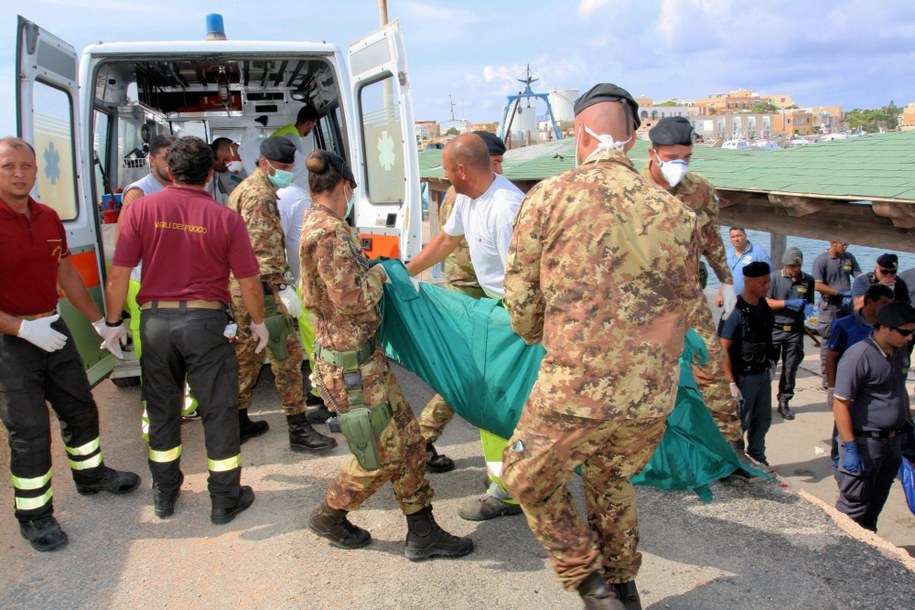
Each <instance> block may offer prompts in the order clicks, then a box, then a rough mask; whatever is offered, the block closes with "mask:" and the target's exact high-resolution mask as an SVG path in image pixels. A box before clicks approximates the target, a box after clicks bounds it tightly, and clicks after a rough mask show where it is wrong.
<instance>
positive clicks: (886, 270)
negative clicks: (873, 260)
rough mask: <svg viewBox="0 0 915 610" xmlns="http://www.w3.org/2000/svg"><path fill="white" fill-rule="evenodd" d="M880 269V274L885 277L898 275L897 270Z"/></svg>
mask: <svg viewBox="0 0 915 610" xmlns="http://www.w3.org/2000/svg"><path fill="white" fill-rule="evenodd" d="M878 269H880V273H882V274H883V275H896V270H895V269H884V268H883V267H878Z"/></svg>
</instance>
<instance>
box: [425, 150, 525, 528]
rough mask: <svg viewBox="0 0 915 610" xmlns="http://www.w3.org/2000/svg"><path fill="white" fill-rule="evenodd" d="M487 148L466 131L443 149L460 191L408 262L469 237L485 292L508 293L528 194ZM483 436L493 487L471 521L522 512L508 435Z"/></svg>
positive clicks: (465, 509)
mask: <svg viewBox="0 0 915 610" xmlns="http://www.w3.org/2000/svg"><path fill="white" fill-rule="evenodd" d="M491 163H492V161H491V159H490V152H489V147H488V146H487V144H486V142H485V141H484V139H483V138H482V137H480V136H479V135H477V134H473V133H468V134H464V135H460V136H458V137H456V138H454V139H453V140H451V141H450V142H449V143H448V145H447V146H445V150H444V152H443V153H442V165H443V166H444V168H445V177H446V178H447V179H448V181H449V182H451V185H452V186H453V187H454V190H455V191H456V192H457V194H458V196H457V198H456V199H455V202H454V209H453V210H452V212H451V216H450V217H449V218H448V222H446V223H445V226H444V228H442V230H441V231H439V233H438V235H436V236H435V237H434V238H433V239H432V241H431V242H429V244H428V245H426V247H425V248H423V249H422V251H421V252H420V253H419V254H418V255H417V256H416V258H414V259H413V260H412V261H410V263H408V264H407V270H408V271H409V272H410V275H416V274H418V273H421V272H422V271H424V270H426V269H428V268H429V267H431V266H432V265H434V264H435V263H437V262H439V261H441V260H444V259H445V257H447V256H448V255H449V254H451V253H452V252H454V250H455V249H456V248H457V247H458V246H459V245H460V244H461V242H462V241H463V240H464V238H466V241H467V246H468V248H469V249H470V260H471V262H472V263H473V269H474V271H475V272H476V275H477V280H478V281H479V283H480V287H481V288H482V289H483V292H484V293H485V294H486V296H488V297H490V298H492V299H501V298H502V297H503V296H505V288H504V287H503V285H502V284H503V280H504V278H505V264H506V261H507V260H508V247H509V244H510V243H511V239H512V224H513V223H514V220H515V213H516V212H517V211H518V206H519V205H521V200H522V199H524V193H522V192H521V190H519V189H518V187H516V186H515V185H514V184H512V183H511V182H509V181H508V179H506V178H505V177H504V176H502V175H501V174H497V173H495V172H493V170H492V165H491ZM480 441H481V443H482V445H483V455H484V457H485V459H486V468H487V473H488V475H489V480H490V482H491V483H490V486H489V489H488V490H487V491H486V493H485V494H483V495H481V496H478V497H475V498H468V499H467V500H465V501H464V502H463V503H462V504H461V506H460V507H459V508H458V514H459V515H460V516H461V518H463V519H467V520H469V521H485V520H488V519H494V518H496V517H501V516H504V515H520V514H521V507H520V506H518V503H517V502H515V500H514V499H513V498H512V497H511V495H510V494H509V493H508V492H507V491H506V490H505V488H504V487H503V486H502V483H501V476H502V452H503V450H504V449H505V443H506V442H507V440H506V439H504V438H502V437H499V436H496V435H494V434H492V433H490V432H487V431H485V430H480Z"/></svg>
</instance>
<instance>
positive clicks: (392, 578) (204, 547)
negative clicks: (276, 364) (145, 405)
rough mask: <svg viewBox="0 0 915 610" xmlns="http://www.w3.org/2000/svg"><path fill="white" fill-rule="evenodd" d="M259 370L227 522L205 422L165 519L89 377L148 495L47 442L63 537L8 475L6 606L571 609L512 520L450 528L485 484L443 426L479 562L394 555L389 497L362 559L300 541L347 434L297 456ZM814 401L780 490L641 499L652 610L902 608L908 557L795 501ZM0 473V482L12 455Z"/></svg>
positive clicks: (385, 493)
mask: <svg viewBox="0 0 915 610" xmlns="http://www.w3.org/2000/svg"><path fill="white" fill-rule="evenodd" d="M399 376H400V378H401V380H402V382H403V385H404V389H405V393H406V395H407V397H408V399H409V400H410V401H411V404H412V405H413V406H414V409H415V410H417V411H418V409H419V408H420V407H421V405H423V404H424V403H425V401H426V400H427V399H428V398H429V397H430V395H431V392H430V391H429V389H428V388H427V387H426V386H425V385H424V384H422V383H421V382H420V381H418V380H417V379H416V378H415V377H413V376H412V375H411V374H409V373H407V372H405V371H402V370H401V371H399ZM264 377H265V379H262V382H261V383H260V385H259V386H258V388H257V390H256V393H255V406H254V407H253V408H252V412H253V413H256V416H257V417H258V418H260V417H263V418H265V419H267V420H268V421H269V422H270V424H271V430H270V432H269V433H268V434H267V435H265V436H263V437H261V438H258V439H254V440H252V441H250V442H249V443H247V444H246V445H245V446H244V452H243V463H244V473H243V482H244V483H246V484H250V485H252V486H253V487H254V489H255V491H256V493H257V500H256V502H255V504H254V506H253V507H252V508H251V509H249V510H248V511H247V512H245V513H243V514H242V515H240V516H239V517H238V518H237V519H236V520H235V521H233V522H232V523H231V524H228V525H225V526H215V525H212V524H211V523H210V521H209V498H208V496H207V494H206V459H205V455H204V452H203V443H202V430H201V426H200V424H199V423H192V424H187V425H185V426H184V427H183V432H184V442H185V446H184V449H185V450H184V454H183V456H182V466H183V468H184V471H185V474H186V476H187V478H186V481H185V487H184V490H183V492H182V495H181V498H180V501H179V505H178V507H177V510H176V512H175V515H174V516H173V517H172V518H171V519H169V520H166V521H160V520H159V519H157V518H156V517H155V516H154V515H153V510H152V506H151V497H150V479H149V475H148V471H147V467H146V457H145V448H144V444H143V442H142V441H141V440H140V438H139V435H138V426H139V416H140V411H141V407H140V401H139V392H138V391H137V390H136V389H127V390H123V389H118V388H115V387H114V386H113V385H112V384H111V383H110V382H108V381H105V382H103V383H102V384H100V385H99V386H98V387H97V388H96V391H95V396H96V399H97V401H98V403H99V409H100V412H101V414H102V424H103V425H102V428H103V430H102V441H103V449H104V451H105V456H106V459H107V460H108V462H109V463H110V464H111V465H113V466H115V467H119V468H129V469H133V470H135V471H137V472H139V473H141V474H142V476H143V477H144V480H143V484H142V486H141V488H140V490H138V491H137V492H136V493H134V494H132V495H130V496H126V497H114V496H110V495H107V494H100V495H98V496H88V497H84V496H79V495H78V494H76V493H75V490H74V487H73V484H72V481H71V480H70V478H69V476H68V475H67V472H66V466H65V464H66V460H65V456H64V451H63V448H62V445H61V443H59V442H56V443H55V445H54V459H55V473H56V474H57V475H58V476H57V478H56V479H55V487H54V489H55V505H56V507H57V516H58V517H59V519H60V521H61V522H62V524H63V525H64V527H65V529H66V531H67V532H68V534H69V535H70V544H69V545H68V546H67V547H66V548H65V549H63V550H61V551H59V552H55V553H50V554H39V553H36V552H33V551H32V550H31V549H30V548H29V547H28V545H27V544H26V543H25V541H24V540H22V539H21V538H20V536H19V532H18V528H17V527H16V525H15V520H14V519H13V517H12V515H11V514H10V512H9V507H10V506H11V504H12V489H11V486H10V483H9V480H8V479H7V478H6V477H4V482H3V484H2V485H0V505H2V506H5V507H8V512H7V513H6V514H3V515H0V548H2V556H3V558H4V561H3V564H2V566H0V607H2V608H132V607H137V608H142V607H153V606H155V607H162V608H182V609H183V610H184V609H192V608H303V607H304V608H352V607H369V608H449V609H451V608H454V609H463V608H467V609H471V608H473V609H476V608H481V607H483V608H485V607H495V606H498V607H500V608H506V609H511V608H550V609H554V608H570V609H571V608H578V607H580V603H579V601H578V598H577V596H576V595H574V594H570V593H565V592H563V591H562V590H561V589H560V588H559V586H558V585H557V584H556V582H555V581H554V580H553V575H552V570H551V568H550V566H549V565H548V563H547V562H546V557H545V554H544V553H543V551H542V550H541V548H540V546H539V545H538V544H537V543H536V541H535V540H534V539H533V537H532V536H531V534H530V532H529V530H528V528H527V525H526V522H525V521H524V519H523V517H507V518H502V519H500V520H496V521H492V522H487V523H470V522H466V521H462V520H461V519H460V518H458V517H457V515H456V508H457V505H458V503H459V502H460V500H461V499H462V498H465V497H467V496H470V495H473V494H476V493H479V492H480V491H482V489H481V488H482V483H481V480H482V478H483V473H484V468H483V461H482V459H481V457H480V453H479V448H478V436H477V434H476V432H475V430H474V429H472V428H471V427H470V426H468V425H467V424H465V423H463V422H461V421H455V422H453V423H452V424H451V425H450V426H449V427H448V429H447V430H446V433H445V435H444V436H443V438H442V441H441V443H440V449H441V450H442V451H444V452H445V453H448V454H449V455H451V456H452V457H454V458H455V459H456V460H457V465H458V468H457V470H456V471H454V472H452V473H448V474H442V475H432V479H431V480H432V482H433V485H434V487H435V489H436V493H437V496H436V501H435V514H436V517H437V518H438V520H439V521H440V522H441V523H442V524H443V525H444V526H445V527H446V528H447V529H449V530H450V531H452V532H454V533H457V534H461V535H469V536H471V537H472V538H473V539H474V541H475V542H476V545H477V550H476V552H475V553H474V554H472V555H470V556H468V557H465V558H463V559H459V560H454V561H445V560H440V561H431V562H426V563H419V564H414V563H410V562H408V561H407V560H406V559H404V557H403V538H404V536H405V533H406V525H405V521H404V519H403V517H402V516H401V515H400V514H399V511H397V509H396V505H395V503H394V501H393V497H392V494H391V492H390V487H387V488H385V489H384V490H382V491H381V492H380V493H379V494H377V496H376V497H374V498H372V499H371V500H370V501H369V502H368V503H367V504H366V505H365V506H364V507H363V508H362V509H361V510H360V511H358V512H357V513H356V514H355V515H354V516H353V521H355V522H356V523H358V524H359V525H361V526H364V527H367V528H369V529H370V530H371V532H372V534H373V536H374V539H375V542H374V543H373V544H372V545H371V546H369V547H367V548H366V549H362V550H358V551H342V550H338V549H333V548H331V547H329V546H328V545H327V544H326V543H325V542H324V541H323V540H321V539H319V538H317V537H316V536H314V535H313V534H311V532H309V531H308V530H307V529H306V528H305V521H306V517H307V515H308V513H309V511H310V510H311V509H312V507H314V506H315V505H316V504H317V503H319V502H320V501H321V499H322V497H323V493H324V490H325V488H326V486H327V483H328V481H329V480H330V479H331V478H332V477H333V475H334V473H335V472H336V471H337V470H338V469H339V468H340V467H341V465H342V464H344V462H345V461H346V460H347V459H349V458H348V456H347V452H346V449H345V448H344V447H343V445H344V441H343V439H342V437H340V438H339V440H340V442H341V447H338V448H337V449H335V450H334V451H333V452H332V453H331V454H330V455H325V456H320V457H313V456H304V457H303V456H302V455H300V454H294V453H292V452H290V451H289V450H288V449H287V444H286V438H285V421H284V418H283V416H282V413H281V411H280V410H279V407H278V401H277V395H276V392H275V390H274V389H273V387H272V384H271V383H269V381H270V377H269V374H267V375H265V376H264ZM804 383H807V381H806V380H805V382H804ZM816 403H817V396H816V391H814V390H812V389H809V388H805V389H802V391H801V392H800V393H799V399H798V401H797V404H798V406H799V415H798V419H797V420H796V421H794V422H790V423H785V424H782V423H779V422H776V425H774V426H773V430H772V434H771V439H772V443H771V453H770V455H771V456H772V457H773V462H774V463H775V464H776V465H777V466H776V468H777V469H778V470H779V472H780V473H786V474H787V475H789V476H788V477H787V478H786V479H784V484H779V483H778V482H775V481H773V482H770V483H765V484H761V485H754V486H750V485H745V484H742V483H733V484H726V483H717V484H714V485H713V492H714V494H715V499H714V501H713V502H712V503H710V504H703V503H702V502H701V501H699V499H698V498H697V497H696V496H695V495H693V494H691V493H665V492H661V491H658V490H654V489H647V488H640V489H639V490H638V498H639V506H640V517H641V523H642V541H641V546H640V548H641V550H642V552H643V554H644V562H643V566H642V571H641V574H640V576H639V580H638V584H639V588H640V590H641V592H642V596H643V600H644V605H645V607H646V608H659V609H660V608H673V609H680V608H682V609H693V608H695V609H700V608H702V609H707V608H753V609H754V610H756V609H758V610H763V609H768V608H772V609H775V608H817V609H828V608H837V609H839V608H841V609H842V610H847V609H848V608H881V609H900V610H901V609H908V608H912V607H913V604H912V600H915V561H913V560H912V559H911V558H909V557H908V556H907V555H906V554H905V553H904V552H902V551H900V550H899V549H898V548H896V547H894V546H892V545H889V544H888V543H886V542H885V541H883V540H881V539H879V538H877V537H873V536H870V535H867V534H866V533H864V532H862V531H861V530H860V529H859V528H857V527H856V526H854V525H853V524H850V522H847V520H843V519H842V518H841V517H839V518H836V517H835V515H834V514H833V511H831V510H829V509H828V505H827V504H825V503H817V502H812V501H809V500H808V499H807V497H805V496H804V495H802V494H801V493H799V492H800V490H802V489H805V488H806V489H810V490H811V491H812V493H814V494H816V493H817V490H816V488H817V487H818V486H822V487H823V489H827V488H828V484H829V481H828V476H826V475H824V474H823V473H822V471H821V469H820V468H819V465H820V462H822V461H823V459H824V458H823V456H820V455H818V454H817V453H816V452H815V447H816V446H818V445H822V444H823V442H824V441H823V439H824V438H825V434H823V433H821V432H820V430H821V429H824V428H823V426H822V425H821V423H822V422H820V421H819V420H820V419H821V418H822V415H823V414H822V410H823V408H824V407H818V406H817V405H816ZM805 405H806V406H805ZM0 471H2V472H8V455H7V454H6V452H5V451H4V452H2V455H0ZM797 471H803V472H807V471H809V472H811V473H812V474H802V475H798V474H797ZM823 495H824V497H826V499H827V501H828V503H830V504H831V502H832V501H833V500H834V493H824V494H823ZM895 500H898V498H891V500H890V502H891V504H892V503H893V502H894V501H895ZM894 514H896V513H894ZM898 514H899V515H901V512H900V513H898ZM896 518H897V517H895V516H894V517H892V519H893V520H895V519H896ZM884 519H886V517H884ZM911 519H912V518H911V516H909V520H908V521H905V520H903V519H901V517H900V523H901V528H900V531H899V536H900V538H899V539H898V540H899V542H897V544H904V545H906V546H908V547H909V548H910V549H911V548H912V544H913V542H915V541H913V538H912V521H911ZM883 525H884V521H881V528H883ZM887 531H890V528H889V527H888V528H887ZM894 536H895V534H894Z"/></svg>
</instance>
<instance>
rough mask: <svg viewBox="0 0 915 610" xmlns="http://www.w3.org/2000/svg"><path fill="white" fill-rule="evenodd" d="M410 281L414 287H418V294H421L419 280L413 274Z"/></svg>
mask: <svg viewBox="0 0 915 610" xmlns="http://www.w3.org/2000/svg"><path fill="white" fill-rule="evenodd" d="M410 282H411V283H412V284H413V288H415V289H416V294H419V280H418V279H417V278H415V277H413V276H410Z"/></svg>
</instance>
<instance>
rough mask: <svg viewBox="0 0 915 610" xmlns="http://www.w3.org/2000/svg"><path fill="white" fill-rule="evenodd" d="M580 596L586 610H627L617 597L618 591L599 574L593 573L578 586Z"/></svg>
mask: <svg viewBox="0 0 915 610" xmlns="http://www.w3.org/2000/svg"><path fill="white" fill-rule="evenodd" d="M578 594H579V595H580V596H581V601H582V602H583V603H584V607H585V610H627V609H626V606H625V605H624V604H623V602H621V601H620V600H619V599H618V598H617V596H616V590H615V589H614V587H611V586H610V585H608V584H607V581H605V580H604V578H603V576H601V575H600V573H599V572H596V571H595V572H591V574H589V575H588V577H587V578H586V579H585V580H584V581H583V582H582V583H581V584H580V585H578Z"/></svg>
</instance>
